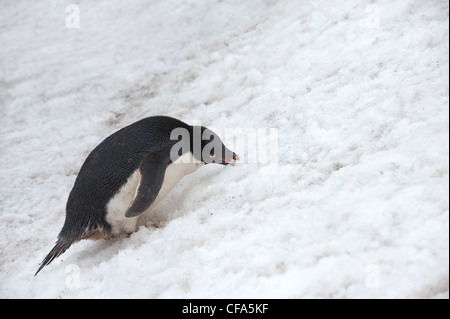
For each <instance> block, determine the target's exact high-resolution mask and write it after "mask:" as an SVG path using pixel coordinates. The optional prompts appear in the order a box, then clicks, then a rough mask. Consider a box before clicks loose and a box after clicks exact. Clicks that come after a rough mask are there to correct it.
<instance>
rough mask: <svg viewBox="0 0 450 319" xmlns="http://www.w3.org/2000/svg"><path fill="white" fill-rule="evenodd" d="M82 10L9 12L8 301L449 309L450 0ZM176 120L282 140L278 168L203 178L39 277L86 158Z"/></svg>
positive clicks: (3, 265)
mask: <svg viewBox="0 0 450 319" xmlns="http://www.w3.org/2000/svg"><path fill="white" fill-rule="evenodd" d="M74 2H75V1H74ZM70 3H71V2H70V1H50V0H49V1H17V0H9V1H6V0H3V1H1V2H0V43H1V46H0V112H1V115H0V116H1V120H0V124H1V125H0V126H1V127H0V151H1V153H0V161H1V162H0V233H1V235H0V236H1V237H0V258H1V259H0V297H2V298H13V297H18V298H119V297H120V298H122V297H124V298H174V297H176V298H199V297H202V298H213V297H214V298H222V297H225V298H241V297H248V298H254V297H267V298H448V296H449V195H448V192H449V175H448V172H449V120H448V117H449V27H448V23H449V15H448V14H449V7H448V2H447V1H419V0H409V1H403V0H402V1H400V0H398V1H387V0H378V1H374V2H371V1H356V0H354V1H353V0H349V1H294V0H292V1H289V0H283V1H270V0H267V1H262V0H261V1H258V0H252V1H231V0H230V1H228V0H227V1H219V0H201V1H199V0H188V1H181V0H170V1H168V0H155V1H139V0H133V1H126V2H125V1H119V0H115V1H110V0H102V1H84V0H80V1H76V2H75V3H76V4H78V5H79V13H80V28H67V27H66V19H67V18H68V17H69V15H70V14H72V13H71V11H70V10H69V12H66V7H67V5H68V4H70ZM156 114H166V115H170V116H174V117H177V118H180V119H182V120H184V121H186V122H188V123H193V122H194V121H201V123H202V124H203V125H205V126H210V127H214V128H216V129H217V130H218V132H217V133H219V134H221V135H223V134H224V132H225V130H226V129H235V128H242V129H249V130H250V131H251V130H256V129H258V128H263V129H269V128H276V129H278V163H277V169H272V170H269V171H268V172H267V171H266V172H264V171H262V170H261V168H262V167H263V166H264V164H263V163H249V161H248V160H247V161H246V160H242V161H241V163H239V164H238V165H236V166H234V167H224V166H222V165H208V166H206V167H203V168H201V169H199V170H198V171H197V172H195V173H194V174H192V175H189V176H187V177H185V178H184V179H183V180H182V181H181V183H180V184H179V185H178V186H177V188H176V189H175V190H174V191H173V192H172V193H171V194H169V195H168V196H167V198H166V199H165V200H164V201H162V202H161V203H160V204H159V205H157V206H156V207H155V209H154V215H153V218H152V219H151V220H149V221H148V227H141V228H140V229H139V230H138V231H137V232H136V233H134V234H132V235H131V236H130V237H128V238H124V239H117V240H108V241H82V242H79V243H77V244H76V245H74V246H72V247H71V248H70V249H69V250H68V251H67V252H66V253H65V254H64V255H62V256H61V257H60V258H58V259H57V260H55V261H54V262H53V263H52V264H51V265H49V266H47V267H46V268H44V270H43V271H42V272H41V273H40V274H39V275H38V276H36V277H34V273H35V271H36V270H37V268H38V264H39V263H40V262H41V260H42V259H43V258H44V257H45V255H46V254H47V253H48V251H49V250H50V249H51V248H52V247H53V244H54V242H55V240H56V236H57V234H58V232H59V231H60V229H61V227H62V225H63V222H64V215H65V211H64V208H65V204H66V200H67V197H68V194H69V192H70V189H71V187H72V186H73V183H74V181H75V178H76V175H77V172H78V170H79V168H80V167H81V164H82V163H83V161H84V159H85V158H86V156H87V155H88V154H89V152H90V151H91V150H92V149H93V148H94V147H95V146H96V145H97V144H98V143H100V142H101V141H102V140H103V139H104V138H105V137H106V136H108V135H109V134H111V133H113V132H115V131H116V130H118V129H119V128H121V127H123V126H125V125H128V124H130V123H132V122H134V121H136V120H138V119H141V118H143V117H146V116H150V115H156ZM238 132H239V131H236V135H235V136H234V138H235V139H236V140H235V142H236V143H237V142H238V141H239V140H241V141H242V140H243V139H245V134H243V133H241V134H239V133H238ZM230 148H232V146H230ZM274 151H275V150H274ZM245 152H247V150H244V153H245ZM238 154H239V153H238ZM239 155H241V157H242V156H243V155H245V154H239Z"/></svg>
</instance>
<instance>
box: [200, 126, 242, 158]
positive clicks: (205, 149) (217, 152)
mask: <svg viewBox="0 0 450 319" xmlns="http://www.w3.org/2000/svg"><path fill="white" fill-rule="evenodd" d="M200 128H201V133H202V134H201V141H196V142H197V143H199V142H200V143H199V145H201V154H195V153H196V152H195V148H194V156H195V157H196V158H197V159H199V160H201V161H202V162H203V163H205V164H211V163H216V164H222V165H228V164H231V163H233V161H236V160H238V159H239V157H238V156H237V155H236V153H235V152H233V151H231V150H230V149H229V148H228V147H226V146H225V145H224V144H223V142H222V140H221V139H220V137H219V136H218V135H217V134H216V133H214V132H213V131H212V130H210V129H209V128H207V127H204V126H201V127H200Z"/></svg>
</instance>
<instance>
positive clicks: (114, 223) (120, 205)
mask: <svg viewBox="0 0 450 319" xmlns="http://www.w3.org/2000/svg"><path fill="white" fill-rule="evenodd" d="M178 128H183V129H185V130H187V131H188V132H189V133H191V134H190V140H189V141H188V143H189V145H188V147H185V148H184V150H183V148H180V151H179V152H176V153H174V152H171V150H172V148H173V147H174V145H175V144H177V143H178V142H179V140H172V139H171V132H172V131H173V130H174V129H178ZM193 128H194V127H193V126H190V125H188V124H186V123H184V122H182V121H180V120H178V119H175V118H172V117H168V116H152V117H147V118H144V119H142V120H139V121H137V122H135V123H132V124H130V125H128V126H126V127H124V128H122V129H120V130H118V131H116V132H115V133H113V134H111V135H110V136H108V137H107V138H105V139H104V140H103V141H102V142H101V143H100V144H99V145H97V146H96V147H95V148H94V149H93V150H92V151H91V153H90V154H89V155H88V157H87V158H86V160H85V161H84V163H83V165H82V166H81V168H80V171H79V173H78V175H77V178H76V180H75V183H74V186H73V188H72V190H71V192H70V194H69V198H68V200H67V204H66V218H65V221H64V225H63V227H62V229H61V231H60V233H59V235H58V239H57V242H56V244H55V246H54V247H53V249H52V250H51V251H50V252H49V253H48V255H47V256H46V257H45V258H44V260H43V261H42V262H41V264H40V267H39V269H38V271H37V272H36V274H35V275H37V274H38V273H39V272H40V271H41V270H42V268H43V267H45V266H46V265H48V264H50V263H51V262H52V261H53V260H54V259H55V258H57V257H58V256H60V255H61V254H62V253H64V252H65V251H66V250H67V249H68V248H69V247H70V246H71V245H72V244H73V243H75V242H78V241H79V240H82V239H94V240H96V239H108V238H111V237H116V236H119V235H121V234H130V233H132V232H134V231H136V230H137V229H136V228H137V225H138V223H139V221H140V219H142V218H144V217H145V216H146V215H147V214H148V213H149V212H150V211H151V209H152V208H153V207H154V206H155V205H156V204H157V203H159V202H160V201H161V200H162V199H163V198H164V197H165V196H166V195H167V194H168V193H169V192H170V191H171V190H172V189H173V187H175V186H176V184H177V183H178V182H179V180H180V179H181V178H182V177H184V176H185V175H187V174H190V173H193V172H194V171H195V170H196V169H197V168H199V167H200V166H202V165H203V164H207V163H209V162H208V161H207V160H206V162H205V158H204V157H203V154H198V152H197V154H195V153H196V152H194V151H193V150H194V147H193V143H194V141H193V140H192V138H193V135H194V134H192V131H193ZM201 130H202V132H204V131H206V130H208V129H207V128H204V127H201ZM209 134H212V135H213V136H214V138H213V139H214V141H215V142H216V143H218V142H220V144H221V147H222V151H223V154H224V155H223V158H222V162H219V163H220V164H224V165H227V164H229V163H230V162H231V160H236V159H237V155H236V154H235V153H234V152H232V151H230V150H229V149H228V148H226V147H225V146H224V145H223V143H222V142H221V140H220V138H219V137H217V135H215V133H213V132H212V131H209ZM184 142H185V144H186V141H184ZM207 142H210V141H208V140H206V141H203V140H202V141H201V143H202V144H201V149H203V148H204V146H205V145H206V144H207Z"/></svg>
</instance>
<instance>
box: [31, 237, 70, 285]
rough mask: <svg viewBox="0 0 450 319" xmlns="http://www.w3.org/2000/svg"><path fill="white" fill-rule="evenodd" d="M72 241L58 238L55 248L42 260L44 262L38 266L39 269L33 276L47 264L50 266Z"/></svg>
mask: <svg viewBox="0 0 450 319" xmlns="http://www.w3.org/2000/svg"><path fill="white" fill-rule="evenodd" d="M73 243H74V240H70V239H66V238H58V241H57V242H56V245H55V247H53V249H52V250H50V252H49V253H48V255H47V256H46V257H45V258H44V260H43V261H42V262H41V263H40V264H39V265H40V267H39V269H38V270H37V271H36V273H35V274H34V275H35V276H36V275H37V274H38V273H39V272H40V271H41V270H42V268H44V267H45V266H47V265H48V264H50V263H51V262H52V261H53V260H54V259H55V258H57V257H59V256H60V255H62V254H63V253H64V252H65V251H66V250H67V249H68V248H69V247H70V246H71V245H72V244H73Z"/></svg>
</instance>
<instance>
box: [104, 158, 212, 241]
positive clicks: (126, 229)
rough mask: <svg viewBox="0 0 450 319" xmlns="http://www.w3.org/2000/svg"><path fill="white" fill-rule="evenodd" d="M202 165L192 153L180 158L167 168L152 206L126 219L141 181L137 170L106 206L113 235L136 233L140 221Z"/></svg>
mask: <svg viewBox="0 0 450 319" xmlns="http://www.w3.org/2000/svg"><path fill="white" fill-rule="evenodd" d="M202 165H204V163H203V162H201V161H198V160H196V159H195V157H194V156H193V155H192V153H190V152H188V153H186V154H184V155H182V156H181V157H179V158H178V159H177V160H176V161H174V162H173V163H172V164H170V165H168V166H167V168H166V171H165V174H164V180H163V182H162V185H161V189H160V191H159V193H158V195H157V197H156V198H155V200H154V201H153V203H152V204H151V206H150V207H149V208H148V209H147V210H146V211H145V212H144V213H142V214H141V215H139V216H136V217H125V212H126V211H127V209H128V208H129V207H130V205H131V203H132V202H133V200H134V198H135V196H136V194H137V189H138V187H139V183H140V180H141V174H140V172H139V169H137V170H136V171H135V172H134V173H133V174H132V175H131V176H130V177H129V178H128V180H127V182H126V183H125V184H124V185H123V186H122V187H121V188H120V190H119V191H118V192H117V193H116V194H115V195H114V196H113V197H112V198H111V200H110V201H109V202H108V204H107V205H106V212H107V214H106V221H107V222H108V223H109V224H110V225H111V228H112V234H113V235H119V234H120V233H128V234H129V233H132V232H134V231H136V228H137V223H138V220H139V219H140V218H142V217H143V216H145V215H146V214H148V213H149V212H150V210H151V208H152V207H153V206H155V205H156V204H158V203H159V202H160V201H161V200H162V199H163V198H164V197H165V196H166V195H167V194H168V193H170V191H171V190H172V189H173V188H174V187H175V186H176V185H177V184H178V182H179V181H180V180H181V179H182V178H183V177H184V176H186V175H188V174H191V173H193V172H195V171H196V170H197V169H198V168H199V167H200V166H202Z"/></svg>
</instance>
